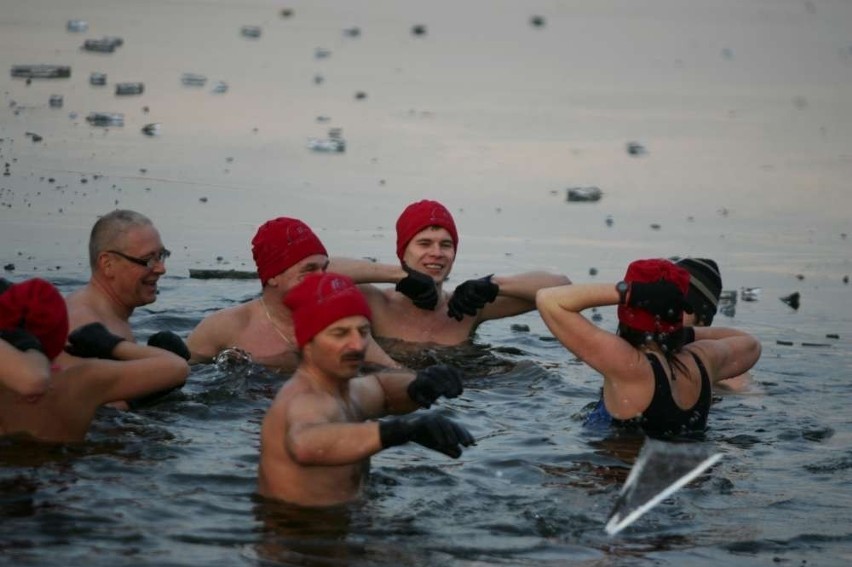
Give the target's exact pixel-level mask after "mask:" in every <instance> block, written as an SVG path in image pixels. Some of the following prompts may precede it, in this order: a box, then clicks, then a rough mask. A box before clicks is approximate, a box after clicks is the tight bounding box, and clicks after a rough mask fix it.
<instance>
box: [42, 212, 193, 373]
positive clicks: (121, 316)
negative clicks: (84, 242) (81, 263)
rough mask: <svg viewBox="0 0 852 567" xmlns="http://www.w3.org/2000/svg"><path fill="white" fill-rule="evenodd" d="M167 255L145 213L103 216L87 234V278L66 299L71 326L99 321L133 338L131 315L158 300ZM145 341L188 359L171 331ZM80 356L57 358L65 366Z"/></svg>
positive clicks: (128, 338) (70, 364)
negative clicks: (84, 282) (83, 284)
mask: <svg viewBox="0 0 852 567" xmlns="http://www.w3.org/2000/svg"><path fill="white" fill-rule="evenodd" d="M170 254H171V253H170V252H169V251H168V250H167V249H166V248H165V247H164V246H163V241H162V240H161V239H160V233H159V232H158V231H157V229H156V228H155V227H154V224H153V223H152V222H151V219H149V218H148V217H146V216H145V215H143V214H141V213H137V212H136V211H130V210H126V209H117V210H114V211H111V212H109V213H107V214H105V215H103V216H102V217H101V218H99V219H98V220H97V222H95V224H94V226H93V227H92V232H91V235H90V237H89V265H90V267H91V270H92V276H91V278H90V279H89V283H87V284H86V285H85V286H83V287H82V288H81V289H79V290H77V291H75V292H73V293H71V294H70V295H69V296H68V297H67V298H66V303H67V305H68V319H69V326H70V328H71V329H72V330H73V329H77V328H78V327H81V326H83V325H87V324H89V323H101V324H103V325H104V326H105V327H106V328H107V330H109V332H110V333H112V334H114V335H116V336H118V337H121V338H122V339H125V340H127V341H130V342H136V338H135V336H134V335H133V329H131V327H130V316H131V315H132V314H133V310H134V309H136V308H137V307H141V306H143V305H148V304H149V303H153V302H154V301H156V300H157V282H158V281H159V279H160V277H161V276H162V275H163V274H165V273H166V259H167V258H168V257H169V255H170ZM148 345H149V346H156V347H159V348H163V349H166V350H169V351H171V352H174V353H175V354H178V355H179V356H182V357H183V358H185V359H188V358H189V351H188V350H187V349H186V345H185V344H184V343H183V341H182V340H181V339H180V337H178V336H177V335H176V334H175V333H172V332H170V331H161V332H159V333H156V334H154V335H153V336H152V337H151V338H150V339H149V340H148ZM79 361H80V359H78V358H76V357H73V356H71V355H69V354H67V353H64V354H62V355H61V356H60V357H59V359H58V361H57V362H58V363H59V364H60V365H61V366H63V367H67V366H72V365H74V364H76V363H78V362H79Z"/></svg>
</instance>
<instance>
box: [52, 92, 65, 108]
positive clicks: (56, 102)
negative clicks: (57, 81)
mask: <svg viewBox="0 0 852 567" xmlns="http://www.w3.org/2000/svg"><path fill="white" fill-rule="evenodd" d="M62 103H63V98H62V95H59V94H55V95H50V100H49V104H50V107H51V108H62Z"/></svg>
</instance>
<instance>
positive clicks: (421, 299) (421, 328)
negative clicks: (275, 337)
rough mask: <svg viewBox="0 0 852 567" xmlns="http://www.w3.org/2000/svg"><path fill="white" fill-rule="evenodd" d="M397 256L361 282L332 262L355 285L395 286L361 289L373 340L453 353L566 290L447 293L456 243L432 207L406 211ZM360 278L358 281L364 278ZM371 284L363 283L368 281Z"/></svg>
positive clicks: (535, 285) (550, 280)
mask: <svg viewBox="0 0 852 567" xmlns="http://www.w3.org/2000/svg"><path fill="white" fill-rule="evenodd" d="M396 234H397V239H396V254H397V257H398V258H399V260H400V263H401V266H400V267H396V266H386V267H385V269H384V272H385V273H384V274H381V275H379V272H380V271H381V268H380V267H379V266H374V267H372V268H370V267H369V266H366V267H365V268H366V269H372V270H373V272H374V273H372V274H369V275H368V274H360V273H359V272H357V267H356V266H349V265H346V266H344V265H343V264H342V261H339V262H338V261H337V260H336V262H337V263H336V264H335V266H334V269H335V270H337V271H341V272H345V273H347V274H349V275H350V276H352V277H353V278H355V280H356V281H374V282H380V281H384V282H387V283H396V287H395V288H387V289H382V288H378V287H376V286H374V285H372V284H365V285H361V286H359V288H360V289H361V291H362V293H363V294H364V296H365V297H366V298H367V302H368V303H369V305H370V309H371V310H372V313H373V324H372V329H373V334H374V335H375V336H376V337H382V338H390V339H399V340H402V341H406V342H410V343H435V344H441V345H457V344H461V343H463V342H465V341H467V340H469V338H470V336H471V335H472V334H473V332H474V331H475V330H476V328H477V327H478V326H479V325H480V324H481V323H483V322H485V321H488V320H491V319H501V318H503V317H512V316H514V315H520V314H521V313H526V312H528V311H532V310H534V309H535V294H536V292H537V291H538V290H539V289H542V288H546V287H553V286H559V285H566V284H570V283H571V280H569V279H568V278H567V277H565V276H562V275H557V274H551V273H548V272H542V271H536V272H527V273H524V274H518V275H513V276H494V275H491V276H486V277H483V278H478V279H471V280H468V281H465V282H462V283H461V284H459V285H458V286H456V288H455V289H454V290H453V291H452V293H449V292H447V291H444V284H445V283H446V281H447V278H448V277H449V275H450V272H451V271H452V269H453V265H454V264H455V260H456V254H457V252H458V244H459V236H458V232H457V230H456V224H455V221H454V220H453V217H452V215H451V214H450V212H449V211H448V210H447V208H446V207H444V205H442V204H441V203H438V202H437V201H430V200H424V201H418V202H416V203H412V204H411V205H409V206H408V207H407V208H406V209H405V210H404V211H403V212H402V214H401V215H400V216H399V219H398V220H397V222H396ZM362 276H363V277H362ZM368 277H369V278H371V279H367V278H368Z"/></svg>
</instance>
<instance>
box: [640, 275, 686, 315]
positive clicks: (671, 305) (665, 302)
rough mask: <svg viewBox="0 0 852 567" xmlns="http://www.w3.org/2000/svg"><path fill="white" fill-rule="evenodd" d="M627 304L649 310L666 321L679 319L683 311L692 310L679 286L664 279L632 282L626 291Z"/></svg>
mask: <svg viewBox="0 0 852 567" xmlns="http://www.w3.org/2000/svg"><path fill="white" fill-rule="evenodd" d="M627 305H629V306H630V307H638V308H640V309H644V310H645V311H650V312H651V313H653V314H654V315H656V316H657V317H659V318H660V319H662V320H663V321H666V322H667V323H677V322H678V321H680V320H681V319H682V318H683V312H684V311H686V312H687V313H691V312H692V310H691V308H689V305H688V304H687V302H686V296H685V295H684V294H683V292H682V291H681V290H680V288H678V287H677V285H675V284H674V283H673V282H669V281H665V280H660V281H658V282H650V283H642V282H632V283H631V284H630V290H629V291H628V293H627Z"/></svg>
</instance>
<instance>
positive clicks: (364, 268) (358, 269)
mask: <svg viewBox="0 0 852 567" xmlns="http://www.w3.org/2000/svg"><path fill="white" fill-rule="evenodd" d="M328 271H329V272H335V273H338V274H343V275H345V276H349V277H350V278H352V279H353V280H354V281H355V283H359V284H365V283H391V284H395V283H397V282H399V281H400V280H401V279H403V278H405V277H406V276H407V275H408V274H406V273H405V270H403V269H402V266H400V265H399V264H379V263H378V262H372V261H370V260H361V259H355V258H338V257H335V258H330V259H329V264H328Z"/></svg>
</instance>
